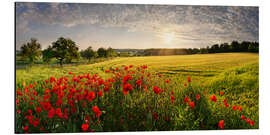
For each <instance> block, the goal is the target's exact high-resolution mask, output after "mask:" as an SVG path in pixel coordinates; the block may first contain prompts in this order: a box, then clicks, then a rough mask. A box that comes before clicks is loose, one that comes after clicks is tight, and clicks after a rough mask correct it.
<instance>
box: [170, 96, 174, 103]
mask: <svg viewBox="0 0 270 135" xmlns="http://www.w3.org/2000/svg"><path fill="white" fill-rule="evenodd" d="M171 101H172V103H173V104H174V96H173V95H171Z"/></svg>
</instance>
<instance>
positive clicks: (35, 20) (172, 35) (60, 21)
mask: <svg viewBox="0 0 270 135" xmlns="http://www.w3.org/2000/svg"><path fill="white" fill-rule="evenodd" d="M15 6H16V7H15V8H16V49H19V48H20V47H21V45H22V44H23V43H26V42H28V41H29V40H30V38H32V37H33V38H37V39H38V41H39V42H40V43H41V45H42V48H43V49H44V48H46V47H47V46H48V45H51V43H52V42H54V41H56V40H57V38H59V37H60V36H63V37H67V38H71V39H72V40H73V41H75V42H76V44H77V45H78V46H79V47H80V49H85V48H87V47H88V46H92V47H93V48H94V49H97V48H99V47H105V48H107V47H109V46H110V47H112V48H195V47H196V48H200V47H205V46H207V45H212V44H215V43H223V42H231V41H233V40H238V41H243V40H246V41H258V40H259V9H258V8H257V7H232V6H226V7H223V6H222V7H221V6H181V5H124V4H85V3H84V4H74V3H72V4H71V3H16V5H15Z"/></svg>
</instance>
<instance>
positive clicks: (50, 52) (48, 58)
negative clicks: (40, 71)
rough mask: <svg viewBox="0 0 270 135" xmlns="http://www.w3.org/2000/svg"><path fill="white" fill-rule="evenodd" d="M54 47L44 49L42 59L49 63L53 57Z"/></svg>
mask: <svg viewBox="0 0 270 135" xmlns="http://www.w3.org/2000/svg"><path fill="white" fill-rule="evenodd" d="M53 53H54V52H53V48H52V47H51V46H49V47H48V48H47V49H44V50H43V51H42V59H43V61H44V62H45V63H47V64H48V63H49V62H50V61H51V59H52V58H53V56H54V54H53Z"/></svg>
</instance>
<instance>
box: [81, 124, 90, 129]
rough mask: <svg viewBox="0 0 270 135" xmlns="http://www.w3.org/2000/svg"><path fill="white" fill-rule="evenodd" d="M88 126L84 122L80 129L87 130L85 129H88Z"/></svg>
mask: <svg viewBox="0 0 270 135" xmlns="http://www.w3.org/2000/svg"><path fill="white" fill-rule="evenodd" d="M88 128H89V125H88V123H84V124H82V130H83V131H87V130H88Z"/></svg>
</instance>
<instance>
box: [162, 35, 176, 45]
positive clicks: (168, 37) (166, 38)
mask: <svg viewBox="0 0 270 135" xmlns="http://www.w3.org/2000/svg"><path fill="white" fill-rule="evenodd" d="M162 38H163V41H164V42H165V43H166V44H171V43H172V42H173V41H174V40H175V34H174V33H164V34H163V36H162Z"/></svg>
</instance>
